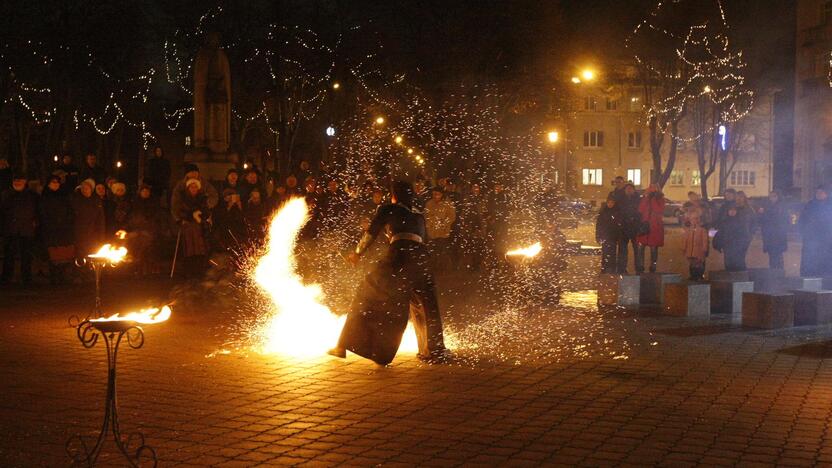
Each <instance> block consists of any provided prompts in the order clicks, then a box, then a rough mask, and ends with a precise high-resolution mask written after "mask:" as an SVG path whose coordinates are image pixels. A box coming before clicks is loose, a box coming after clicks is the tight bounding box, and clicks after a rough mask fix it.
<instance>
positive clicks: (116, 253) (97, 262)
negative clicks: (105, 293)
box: [68, 244, 127, 328]
mask: <svg viewBox="0 0 832 468" xmlns="http://www.w3.org/2000/svg"><path fill="white" fill-rule="evenodd" d="M108 247H109V244H107V245H105V246H104V247H102V250H100V251H99V253H96V254H93V255H88V256H87V257H86V258H83V259H81V260H76V262H75V264H76V265H77V266H78V267H83V266H85V265H89V266H90V268H92V271H93V272H94V273H95V308H94V309H93V316H95V317H101V274H102V273H103V271H104V268H106V267H108V266H110V267H115V266H116V265H118V264H119V263H120V262H121V261H122V260H123V259H124V256H125V255H126V254H127V249H123V251H122V250H118V249H110V250H105V249H106V248H108ZM111 253H112V254H111ZM89 318H90V314H87V316H86V317H84V319H83V320H82V319H81V318H80V317H78V316H77V315H70V316H69V319H68V322H69V326H70V327H73V328H76V327H78V326H79V325H80V324H81V323H82V322H83V321H84V320H88V319H89Z"/></svg>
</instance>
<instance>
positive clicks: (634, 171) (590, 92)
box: [564, 80, 774, 203]
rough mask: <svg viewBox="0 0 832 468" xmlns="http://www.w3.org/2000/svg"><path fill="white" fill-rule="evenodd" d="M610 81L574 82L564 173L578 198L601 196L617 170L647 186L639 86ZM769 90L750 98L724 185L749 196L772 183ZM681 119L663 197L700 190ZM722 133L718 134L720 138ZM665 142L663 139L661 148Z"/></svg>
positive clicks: (711, 184) (714, 178) (714, 189)
mask: <svg viewBox="0 0 832 468" xmlns="http://www.w3.org/2000/svg"><path fill="white" fill-rule="evenodd" d="M616 82H617V83H614V84H610V83H605V82H603V80H600V81H599V82H597V83H585V84H584V83H582V84H580V85H576V90H575V93H574V98H573V99H572V102H571V105H572V110H573V113H572V114H571V116H570V118H569V120H568V122H567V126H568V129H567V139H566V141H565V143H564V144H565V145H566V147H567V148H568V150H569V151H568V155H569V156H568V158H569V159H568V161H567V164H568V166H567V167H568V177H569V180H567V181H566V183H567V184H568V185H569V186H570V187H572V188H573V190H574V191H575V192H576V195H577V196H578V197H580V198H582V199H585V200H590V201H595V202H596V203H600V202H602V201H603V200H604V199H605V198H606V196H607V194H608V193H609V192H610V190H611V189H612V182H613V180H614V179H615V177H616V176H619V175H621V176H623V177H625V178H626V179H627V180H629V181H631V182H633V183H634V184H635V185H636V187H638V188H640V189H646V188H647V186H648V185H649V184H650V180H651V174H652V167H653V164H652V158H651V155H650V148H649V141H650V132H649V129H648V128H647V127H646V126H645V124H644V112H643V102H642V101H641V100H642V92H641V89H640V88H639V87H637V86H634V85H632V84H627V83H626V80H616ZM773 115H774V114H773V94H771V93H769V94H766V95H763V96H757V97H756V98H755V106H754V109H753V111H752V112H751V113H750V114H749V115H748V116H746V119H747V121H746V124H745V126H744V129H745V130H744V132H743V134H744V136H743V138H742V139H741V144H740V151H738V153H737V154H738V158H737V163H736V164H735V165H734V167H733V170H732V172H731V173H730V174H729V176H728V179H727V186H728V187H733V188H735V189H737V190H743V191H744V192H746V193H747V194H748V195H749V196H752V197H758V196H766V195H767V194H768V193H769V191H770V190H771V188H772V172H773V166H772V162H773V159H772V156H773V150H772V149H773V145H772V129H773ZM689 126H690V125H689V122H686V121H683V122H682V123H681V124H680V134H681V141H680V143H679V148H678V152H677V159H676V164H675V165H674V170H673V172H672V174H671V176H670V179H669V180H668V182H667V184H666V185H665V187H664V192H665V194H666V196H667V198H669V199H671V200H679V201H681V200H685V199H686V198H687V193H688V192H690V191H697V192H699V191H700V174H699V169H698V164H697V154H696V150H695V147H694V144H693V142H692V141H691V139H692V138H693V135H692V134H691V132H689V131H687V130H686V129H687V128H688V127H689ZM722 137H725V138H726V139H727V135H722V136H719V138H722ZM667 148H668V143H667V142H666V143H665V146H664V149H665V151H666V150H667ZM718 181H719V169H718V168H717V170H716V172H714V173H713V174H712V175H711V176H710V177H709V178H708V193H709V195H711V196H714V195H716V194H717V193H718V184H719V182H718Z"/></svg>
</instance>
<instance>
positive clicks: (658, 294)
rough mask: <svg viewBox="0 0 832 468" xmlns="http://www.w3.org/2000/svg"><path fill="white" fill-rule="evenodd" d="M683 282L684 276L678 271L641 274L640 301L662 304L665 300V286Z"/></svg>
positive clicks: (642, 302)
mask: <svg viewBox="0 0 832 468" xmlns="http://www.w3.org/2000/svg"><path fill="white" fill-rule="evenodd" d="M681 282H682V276H681V275H678V274H676V273H644V274H642V275H641V290H640V291H639V303H641V304H661V303H662V301H664V288H665V286H666V285H668V284H673V283H681Z"/></svg>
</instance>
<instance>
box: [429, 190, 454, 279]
mask: <svg viewBox="0 0 832 468" xmlns="http://www.w3.org/2000/svg"><path fill="white" fill-rule="evenodd" d="M455 221H456V210H455V209H454V205H453V204H451V202H449V201H447V200H445V197H444V193H443V192H442V189H441V188H440V187H434V189H433V197H432V198H431V199H430V200H428V202H427V203H426V204H425V230H426V233H427V235H428V247H429V249H430V250H431V252H432V254H431V256H432V257H433V258H434V262H435V263H436V264H437V265H439V264H441V265H447V263H448V255H449V254H450V247H451V246H450V239H451V228H452V227H453V225H454V222H455ZM440 259H443V261H439V260H440Z"/></svg>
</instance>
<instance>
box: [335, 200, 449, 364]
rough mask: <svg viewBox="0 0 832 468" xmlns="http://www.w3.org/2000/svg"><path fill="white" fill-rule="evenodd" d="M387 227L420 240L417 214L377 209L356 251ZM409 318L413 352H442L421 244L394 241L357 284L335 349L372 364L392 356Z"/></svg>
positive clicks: (438, 321) (422, 234)
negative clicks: (414, 342) (416, 347)
mask: <svg viewBox="0 0 832 468" xmlns="http://www.w3.org/2000/svg"><path fill="white" fill-rule="evenodd" d="M385 227H386V228H387V230H388V234H389V235H390V236H391V238H393V237H392V236H395V235H396V234H401V233H409V234H415V235H417V236H419V237H421V238H422V239H424V238H425V219H424V217H423V216H422V214H421V213H420V212H419V211H417V210H414V209H411V208H409V207H406V206H404V205H400V204H397V205H392V204H391V205H383V206H381V207H379V209H378V210H377V211H376V215H375V217H374V218H373V220H372V222H371V223H370V227H369V228H368V230H367V232H366V233H365V235H364V238H363V239H362V241H361V243H360V244H359V247H358V249H357V250H358V253H361V252H362V251H363V250H364V249H366V248H367V246H368V245H369V244H370V243H371V242H372V240H373V239H374V238H375V237H376V236H377V235H378V234H379V233H380V232H381V230H382V229H384V228H385ZM409 315H412V317H411V318H412V320H413V322H414V327H415V328H416V335H417V338H418V341H419V353H420V354H422V355H429V354H431V353H433V352H437V351H441V350H443V349H444V342H443V338H442V320H441V318H440V315H439V307H438V304H437V301H436V290H435V286H434V281H433V275H432V274H431V271H430V268H429V264H428V253H427V249H426V248H425V246H424V244H422V243H421V242H417V241H414V240H404V239H403V240H396V241H394V242H392V243H391V244H390V247H389V248H388V250H387V253H386V254H385V256H384V257H383V258H382V259H381V261H379V262H378V263H377V264H376V266H375V268H374V269H373V270H372V271H371V272H370V273H369V274H368V275H367V276H366V278H365V279H364V282H363V283H362V284H361V286H360V288H359V290H358V292H357V294H356V296H355V299H354V301H353V303H352V307H351V308H350V313H349V315H348V316H347V321H346V323H345V324H344V329H343V331H342V332H341V338H340V340H339V346H341V347H343V348H345V349H348V350H350V351H352V352H354V353H355V354H358V355H359V356H363V357H365V358H368V359H371V360H373V361H375V362H377V363H378V364H382V365H386V364H389V363H390V362H391V361H392V360H393V358H394V357H395V356H396V352H397V351H398V349H399V344H400V343H401V339H402V335H403V334H404V330H405V328H406V327H407V321H408V316H409Z"/></svg>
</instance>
